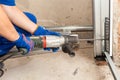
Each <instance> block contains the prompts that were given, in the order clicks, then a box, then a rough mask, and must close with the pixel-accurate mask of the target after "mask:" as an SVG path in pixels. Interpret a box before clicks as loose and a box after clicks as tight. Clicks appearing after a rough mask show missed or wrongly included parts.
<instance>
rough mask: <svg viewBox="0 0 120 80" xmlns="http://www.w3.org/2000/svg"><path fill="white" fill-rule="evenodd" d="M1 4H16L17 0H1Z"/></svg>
mask: <svg viewBox="0 0 120 80" xmlns="http://www.w3.org/2000/svg"><path fill="white" fill-rule="evenodd" d="M0 4H4V5H7V6H15V5H16V4H15V0H0Z"/></svg>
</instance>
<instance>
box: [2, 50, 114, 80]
mask: <svg viewBox="0 0 120 80" xmlns="http://www.w3.org/2000/svg"><path fill="white" fill-rule="evenodd" d="M39 52H40V51H37V52H34V53H39ZM5 65H6V66H5V70H6V71H5V75H4V76H3V77H2V78H1V79H0V80H114V79H113V78H112V76H111V73H110V71H109V68H108V67H107V65H105V66H102V67H101V66H97V65H96V64H95V61H94V58H93V49H92V48H90V49H81V50H79V51H77V52H76V56H75V57H73V58H71V57H70V56H68V55H67V54H65V53H63V52H58V53H56V54H55V53H48V54H40V55H33V56H30V57H21V58H14V59H9V60H7V61H6V62H5ZM106 73H107V74H106Z"/></svg>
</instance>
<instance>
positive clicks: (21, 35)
mask: <svg viewBox="0 0 120 80" xmlns="http://www.w3.org/2000/svg"><path fill="white" fill-rule="evenodd" d="M32 35H34V36H43V35H55V36H61V34H60V33H57V32H54V31H50V30H47V29H45V28H44V27H42V26H38V25H37V19H36V17H35V16H34V15H33V14H31V13H29V12H22V11H21V10H20V9H19V8H18V7H17V6H16V4H15V0H0V56H3V55H6V54H7V53H8V52H9V51H10V50H11V49H12V48H13V47H14V46H16V47H17V48H18V49H19V48H25V49H26V50H27V53H29V52H30V51H31V50H32V49H33V48H34V42H33V41H32V40H31V39H30V36H32ZM45 50H49V51H50V50H52V51H53V52H56V51H57V50H58V48H52V49H51V48H46V49H45Z"/></svg>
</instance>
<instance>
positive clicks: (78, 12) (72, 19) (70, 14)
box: [16, 0, 92, 26]
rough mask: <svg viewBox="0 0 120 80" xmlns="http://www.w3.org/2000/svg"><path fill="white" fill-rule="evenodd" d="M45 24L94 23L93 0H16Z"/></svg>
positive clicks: (21, 6) (39, 22) (23, 8)
mask: <svg viewBox="0 0 120 80" xmlns="http://www.w3.org/2000/svg"><path fill="white" fill-rule="evenodd" d="M16 3H17V5H18V6H19V7H20V8H21V9H22V10H25V11H26V10H27V11H30V12H33V13H34V14H35V15H36V16H37V18H38V24H41V25H43V26H67V25H92V0H16Z"/></svg>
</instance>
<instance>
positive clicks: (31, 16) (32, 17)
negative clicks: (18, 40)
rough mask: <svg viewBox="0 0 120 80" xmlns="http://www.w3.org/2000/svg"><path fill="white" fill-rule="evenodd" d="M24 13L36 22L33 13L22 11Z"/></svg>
mask: <svg viewBox="0 0 120 80" xmlns="http://www.w3.org/2000/svg"><path fill="white" fill-rule="evenodd" d="M24 14H25V15H26V16H27V17H28V18H29V19H30V20H31V21H32V22H34V23H37V18H36V16H35V15H34V14H32V13H30V12H24Z"/></svg>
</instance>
